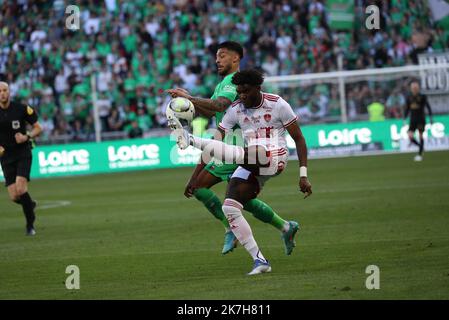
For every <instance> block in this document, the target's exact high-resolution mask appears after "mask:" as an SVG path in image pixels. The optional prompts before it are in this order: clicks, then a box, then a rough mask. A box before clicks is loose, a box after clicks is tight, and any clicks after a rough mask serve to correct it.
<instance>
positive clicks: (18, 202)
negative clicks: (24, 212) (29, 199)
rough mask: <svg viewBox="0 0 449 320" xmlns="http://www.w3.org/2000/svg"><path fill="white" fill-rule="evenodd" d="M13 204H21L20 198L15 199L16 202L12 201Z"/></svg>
mask: <svg viewBox="0 0 449 320" xmlns="http://www.w3.org/2000/svg"><path fill="white" fill-rule="evenodd" d="M13 201H14V202H15V203H17V204H20V205H21V204H22V201H20V198H19V199H17V200H13Z"/></svg>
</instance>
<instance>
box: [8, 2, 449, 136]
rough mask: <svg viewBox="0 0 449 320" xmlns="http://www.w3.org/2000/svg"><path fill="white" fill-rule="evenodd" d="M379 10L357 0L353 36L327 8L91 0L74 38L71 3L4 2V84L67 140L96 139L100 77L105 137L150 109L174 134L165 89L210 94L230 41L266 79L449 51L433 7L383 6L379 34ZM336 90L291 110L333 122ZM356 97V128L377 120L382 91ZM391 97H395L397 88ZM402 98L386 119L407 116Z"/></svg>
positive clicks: (358, 88)
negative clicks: (371, 26)
mask: <svg viewBox="0 0 449 320" xmlns="http://www.w3.org/2000/svg"><path fill="white" fill-rule="evenodd" d="M371 2H372V1H356V2H355V13H356V25H355V27H354V29H353V30H337V29H331V28H330V27H329V24H328V17H329V12H327V9H326V2H325V1H323V0H283V1H276V2H275V1H271V0H260V1H259V0H258V1H255V0H248V1H226V2H223V1H214V0H201V1H173V0H153V1H116V0H105V1H81V2H80V4H79V6H80V9H81V21H80V22H81V29H80V30H78V31H70V30H67V29H66V28H65V25H64V23H61V21H62V20H63V17H64V8H65V5H64V1H54V2H53V5H52V4H51V3H52V2H45V1H31V0H21V1H3V2H2V4H0V78H1V79H2V80H4V79H5V80H8V81H9V82H10V89H11V93H12V95H13V96H15V97H17V98H18V99H20V100H22V101H24V102H26V103H30V104H33V106H35V107H36V108H37V109H38V110H41V111H44V112H45V114H46V116H47V117H48V120H49V121H53V123H54V127H55V128H54V130H53V136H54V137H57V136H58V135H63V136H65V135H67V134H69V133H72V132H81V133H82V132H83V130H84V131H86V132H87V131H88V129H87V127H86V126H90V124H89V122H90V121H91V118H89V115H90V113H91V110H92V105H91V104H92V101H91V88H90V76H91V74H94V75H96V77H97V91H98V93H99V96H100V97H101V98H100V100H101V101H100V105H102V108H104V109H102V116H101V117H102V130H104V131H106V130H126V129H129V128H130V127H132V125H131V123H132V122H133V121H134V120H136V119H137V117H138V115H137V113H139V111H138V110H139V109H141V108H144V109H145V110H144V115H142V117H141V118H142V119H145V120H140V121H141V122H142V123H145V130H151V128H157V127H163V126H165V122H166V119H165V115H164V109H165V106H166V103H167V101H166V100H167V97H166V95H165V94H164V93H163V90H165V89H167V88H169V87H171V86H183V87H185V88H187V89H189V90H191V91H192V92H195V94H198V95H201V96H205V97H207V96H210V95H211V93H212V92H213V89H214V86H215V85H216V84H217V75H216V68H215V65H214V61H215V52H216V48H217V45H218V43H219V42H221V41H224V40H235V41H239V42H241V43H242V44H244V46H245V57H244V59H243V60H242V65H241V67H242V68H246V67H258V68H261V69H263V70H264V71H265V72H266V75H267V76H275V75H280V74H282V75H288V74H307V73H312V72H326V71H335V70H336V69H337V54H336V53H337V52H342V53H343V60H344V61H343V66H344V68H345V69H349V70H351V69H366V68H376V67H387V66H402V65H405V64H409V63H416V62H417V55H418V54H419V53H422V52H428V51H432V50H445V49H447V48H448V47H449V31H447V28H444V27H441V26H437V25H436V24H435V23H434V22H433V21H432V19H431V17H430V14H429V10H428V8H427V6H426V3H425V2H424V1H422V0H419V1H408V2H404V1H377V2H376V3H380V4H381V25H382V28H381V31H378V32H377V31H373V32H371V31H369V30H366V29H365V28H363V27H362V25H363V23H364V19H365V18H366V17H365V14H364V8H365V7H366V5H368V4H370V3H371ZM327 87H328V89H327V91H321V92H320V93H316V92H315V91H314V89H313V88H312V89H311V88H305V91H306V93H304V92H300V91H302V89H303V88H302V87H301V88H300V89H301V90H296V91H297V92H294V93H293V94H291V95H290V99H292V100H291V101H289V102H290V103H291V104H292V106H294V107H295V108H297V113H299V114H302V115H303V117H304V118H305V119H307V118H308V117H309V118H310V119H311V121H326V120H327V119H328V118H329V119H333V118H335V117H338V114H339V108H337V101H339V96H338V94H337V93H336V92H335V91H334V90H329V89H331V85H328V86H327ZM346 90H347V93H348V94H347V107H348V110H347V113H348V117H349V119H357V116H359V115H367V113H368V110H367V106H368V105H369V104H371V103H372V102H373V101H374V99H373V96H374V95H373V88H370V87H369V86H368V85H367V84H365V83H358V84H356V85H348V88H347V89H346ZM279 93H281V92H279ZM384 93H385V96H386V97H390V96H391V97H392V98H391V99H392V100H391V101H393V100H394V99H395V96H394V95H393V94H392V93H391V89H390V88H387V89H386V90H385V92H384ZM103 94H104V95H103ZM282 95H283V93H282ZM309 99H310V100H309ZM293 101H297V104H295V103H293ZM391 101H390V103H388V102H387V116H389V117H397V113H396V111H394V110H396V107H393V105H394V103H393V102H391ZM338 103H339V102H338ZM298 104H299V105H298ZM108 109H110V111H107V110H108ZM298 110H301V111H298ZM140 112H142V111H140ZM148 118H149V119H150V121H151V125H149V123H150V122H149V120H148ZM76 120H78V121H76ZM89 130H90V129H89ZM80 136H83V135H82V134H78V133H77V134H74V137H77V138H76V139H79V137H80ZM86 139H91V137H90V136H89V137H87V138H86Z"/></svg>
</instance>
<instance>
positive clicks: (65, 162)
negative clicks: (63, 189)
mask: <svg viewBox="0 0 449 320" xmlns="http://www.w3.org/2000/svg"><path fill="white" fill-rule="evenodd" d="M38 159H39V171H40V173H41V174H51V173H60V172H79V171H88V170H89V169H90V165H89V151H87V150H85V149H79V150H70V151H67V150H63V151H51V152H48V153H46V152H44V151H40V152H39V153H38Z"/></svg>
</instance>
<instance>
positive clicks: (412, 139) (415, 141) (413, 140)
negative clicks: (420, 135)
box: [410, 138, 421, 147]
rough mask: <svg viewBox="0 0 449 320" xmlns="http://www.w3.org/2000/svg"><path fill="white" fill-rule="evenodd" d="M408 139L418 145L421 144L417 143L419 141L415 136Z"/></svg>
mask: <svg viewBox="0 0 449 320" xmlns="http://www.w3.org/2000/svg"><path fill="white" fill-rule="evenodd" d="M410 141H411V142H412V143H414V144H416V145H417V146H418V147H419V146H421V145H420V144H419V142H418V141H417V140H416V139H415V138H411V139H410Z"/></svg>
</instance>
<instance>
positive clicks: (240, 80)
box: [232, 69, 264, 86]
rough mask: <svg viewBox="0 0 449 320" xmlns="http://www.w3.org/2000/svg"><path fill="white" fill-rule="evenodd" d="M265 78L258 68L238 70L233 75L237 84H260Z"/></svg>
mask: <svg viewBox="0 0 449 320" xmlns="http://www.w3.org/2000/svg"><path fill="white" fill-rule="evenodd" d="M263 80H264V79H263V74H262V73H261V72H260V71H258V70H256V69H249V70H242V71H238V72H236V73H235V74H234V76H233V77H232V83H233V84H235V85H237V86H238V85H242V84H248V85H250V86H260V85H262V83H263Z"/></svg>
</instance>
